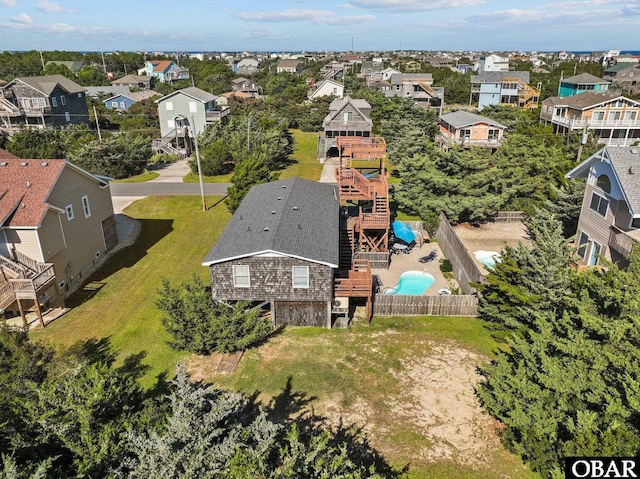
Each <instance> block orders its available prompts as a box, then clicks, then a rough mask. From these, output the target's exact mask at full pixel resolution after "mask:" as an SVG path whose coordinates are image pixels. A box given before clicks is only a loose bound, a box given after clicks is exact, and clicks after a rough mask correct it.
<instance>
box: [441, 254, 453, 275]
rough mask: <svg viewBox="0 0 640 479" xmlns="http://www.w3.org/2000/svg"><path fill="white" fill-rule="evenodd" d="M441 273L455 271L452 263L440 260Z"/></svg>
mask: <svg viewBox="0 0 640 479" xmlns="http://www.w3.org/2000/svg"><path fill="white" fill-rule="evenodd" d="M440 271H442V273H443V274H444V273H451V272H452V271H453V266H452V265H451V261H449V260H448V259H447V258H442V259H440Z"/></svg>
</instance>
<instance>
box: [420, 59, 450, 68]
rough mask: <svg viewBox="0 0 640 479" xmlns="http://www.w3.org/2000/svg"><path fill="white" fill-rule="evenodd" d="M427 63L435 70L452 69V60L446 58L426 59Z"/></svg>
mask: <svg viewBox="0 0 640 479" xmlns="http://www.w3.org/2000/svg"><path fill="white" fill-rule="evenodd" d="M425 62H426V63H427V64H428V65H430V66H432V67H433V68H450V67H451V59H450V58H445V57H432V56H429V57H426V58H425Z"/></svg>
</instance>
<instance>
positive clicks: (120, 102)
mask: <svg viewBox="0 0 640 479" xmlns="http://www.w3.org/2000/svg"><path fill="white" fill-rule="evenodd" d="M156 95H158V92H156V91H153V90H140V91H134V92H130V93H121V94H119V95H114V96H112V97H111V98H107V99H106V100H104V101H103V102H102V103H104V106H105V107H106V108H107V109H109V110H118V111H127V110H128V109H129V107H131V106H132V105H135V104H136V103H138V102H139V101H142V100H148V99H149V98H152V97H154V96H156Z"/></svg>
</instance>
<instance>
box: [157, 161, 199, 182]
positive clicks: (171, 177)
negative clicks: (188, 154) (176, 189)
mask: <svg viewBox="0 0 640 479" xmlns="http://www.w3.org/2000/svg"><path fill="white" fill-rule="evenodd" d="M187 161H188V158H183V159H181V160H178V161H176V162H174V163H169V164H168V165H154V166H153V167H152V168H149V169H150V170H151V171H155V172H156V173H158V175H160V176H158V177H157V178H154V179H153V180H150V181H152V182H154V183H182V178H184V177H185V176H187V175H188V174H189V172H190V171H191V168H189V165H188V164H187Z"/></svg>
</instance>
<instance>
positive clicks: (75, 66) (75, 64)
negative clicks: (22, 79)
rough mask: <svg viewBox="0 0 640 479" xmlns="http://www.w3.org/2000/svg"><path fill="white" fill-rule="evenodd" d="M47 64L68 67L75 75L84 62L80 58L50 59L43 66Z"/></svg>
mask: <svg viewBox="0 0 640 479" xmlns="http://www.w3.org/2000/svg"><path fill="white" fill-rule="evenodd" d="M49 65H62V66H65V67H67V68H68V69H69V71H70V72H71V73H73V74H74V75H77V74H78V72H79V71H80V70H81V69H82V67H83V66H84V62H83V61H80V60H71V61H61V60H52V61H48V62H47V63H45V64H44V66H45V68H46V67H48V66H49Z"/></svg>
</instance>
